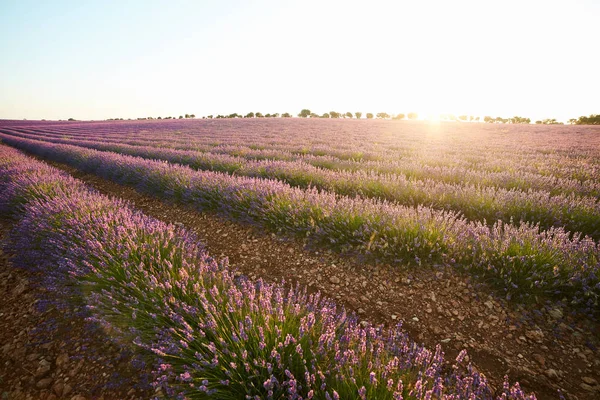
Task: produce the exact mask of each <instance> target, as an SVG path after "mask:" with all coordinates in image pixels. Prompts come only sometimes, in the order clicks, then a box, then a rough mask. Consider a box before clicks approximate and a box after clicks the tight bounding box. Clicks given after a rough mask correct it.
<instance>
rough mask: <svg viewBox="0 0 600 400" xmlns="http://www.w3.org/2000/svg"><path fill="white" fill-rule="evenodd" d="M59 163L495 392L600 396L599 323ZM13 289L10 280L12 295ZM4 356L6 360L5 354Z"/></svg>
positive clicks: (245, 269) (0, 319) (243, 264)
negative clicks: (478, 376)
mask: <svg viewBox="0 0 600 400" xmlns="http://www.w3.org/2000/svg"><path fill="white" fill-rule="evenodd" d="M51 164H52V165H54V166H55V167H57V168H60V169H62V170H64V171H66V172H68V173H70V174H72V175H73V176H75V177H77V178H79V179H82V180H83V181H85V182H86V183H87V184H88V185H90V186H91V187H93V188H95V189H96V190H98V191H99V192H101V193H104V194H107V195H110V196H116V197H120V198H123V199H126V200H128V201H129V202H130V203H131V205H132V206H133V207H135V208H137V209H139V210H141V211H143V212H144V213H146V214H148V215H151V216H153V217H155V218H157V219H160V220H163V221H167V222H171V223H174V224H183V225H184V226H185V227H186V228H188V229H189V230H191V231H193V232H194V233H195V234H196V235H197V236H198V239H199V240H200V241H202V242H203V243H204V244H205V245H206V248H207V250H208V251H209V253H210V254H211V255H212V256H214V257H216V258H223V257H228V259H229V263H230V265H231V266H232V267H233V268H235V269H237V270H238V271H239V272H240V273H242V274H246V275H248V276H250V277H251V278H258V277H261V278H264V279H266V280H268V281H281V280H282V279H283V280H285V281H286V282H290V283H294V284H295V283H296V282H297V283H300V284H302V285H306V286H308V287H309V288H310V289H311V290H319V291H321V292H322V293H323V294H325V295H326V296H328V297H332V298H334V299H336V300H337V301H338V302H339V303H341V304H343V305H344V306H345V307H346V308H347V309H348V310H349V311H352V312H356V313H358V315H359V316H360V318H361V319H364V320H368V321H370V322H375V323H383V324H386V325H392V324H397V323H399V322H401V321H402V323H403V327H404V329H405V330H406V331H408V332H409V333H410V335H411V336H412V337H413V339H414V340H416V341H417V342H419V343H423V344H425V345H427V346H429V347H434V346H435V345H436V344H438V343H441V344H442V346H443V350H444V352H445V353H446V356H447V358H448V359H452V358H454V357H455V356H456V355H457V354H458V352H459V351H460V350H461V349H463V348H466V349H467V350H468V353H469V357H470V359H469V360H470V361H471V362H472V363H473V364H474V365H475V367H476V368H477V369H478V370H479V371H481V372H483V373H484V374H485V375H486V376H487V378H488V379H489V380H490V382H492V385H493V386H494V387H495V388H501V387H502V382H503V379H504V376H505V375H506V374H508V375H509V377H510V381H511V382H514V381H518V382H520V384H521V387H522V388H523V389H524V390H525V391H527V392H535V393H536V395H537V397H538V398H539V399H556V398H559V392H558V391H560V392H561V393H562V394H563V395H564V396H565V397H566V398H567V399H598V398H600V350H599V345H600V324H598V323H597V322H593V321H589V320H587V319H585V318H581V317H580V316H577V315H574V314H572V313H570V312H569V311H568V310H566V309H559V308H552V309H549V310H539V309H533V308H531V309H528V308H527V307H523V306H515V305H514V304H510V303H509V302H507V301H505V300H503V299H501V298H498V297H496V296H493V295H492V294H491V293H493V292H492V291H491V290H490V289H489V288H487V287H486V286H485V285H483V284H481V283H479V282H474V281H472V280H471V279H470V278H469V277H468V276H466V275H465V274H462V273H459V272H457V271H456V270H454V269H452V268H450V267H447V266H443V265H438V266H423V267H414V266H412V267H409V266H402V265H387V264H379V263H377V262H375V261H368V260H367V261H365V260H364V259H363V260H359V259H358V258H357V257H353V256H348V255H340V254H337V253H333V252H331V251H328V250H325V249H323V248H320V247H318V246H314V245H313V244H311V243H310V242H309V241H308V240H307V239H298V238H290V237H282V236H280V235H275V234H272V233H268V232H265V231H264V230H263V229H260V228H257V227H255V226H251V225H248V224H240V223H238V222H234V221H230V220H228V219H227V218H224V217H223V216H220V215H217V214H213V213H205V212H199V211H196V210H194V209H192V208H190V207H186V206H181V205H177V204H172V203H169V202H167V201H161V200H159V199H157V198H154V197H151V196H148V195H145V194H142V193H139V192H137V191H136V190H134V189H133V188H130V187H126V186H122V185H119V184H116V183H114V182H111V181H108V180H105V179H102V178H99V177H97V176H95V175H91V174H87V173H82V172H80V171H78V170H76V169H74V168H70V167H66V166H64V165H62V164H58V163H51ZM2 279H4V278H2ZM7 287H10V286H7V285H3V286H1V288H2V290H3V294H2V295H3V296H4V290H5V289H4V288H7ZM19 306H20V303H19ZM2 309H3V310H2V311H0V312H2V313H3V314H2V315H1V316H0V324H2V325H0V326H2V335H3V337H6V336H5V334H4V330H5V328H4V326H5V325H8V324H12V325H14V326H22V327H21V328H20V330H23V329H25V330H26V329H27V328H26V326H27V325H26V321H24V320H23V319H22V318H21V319H16V318H17V316H18V315H20V313H19V312H16V313H15V312H13V313H12V314H11V316H8V315H7V314H4V313H6V311H4V305H3V306H2ZM15 329H19V328H15ZM15 332H16V331H15ZM61 339H62V338H55V341H58V340H61ZM2 357H3V358H2V362H3V365H4V360H5V359H6V357H5V356H4V355H3V356H2ZM23 376H25V375H23ZM1 385H2V384H1V383H0V386H1ZM105 398H110V397H105Z"/></svg>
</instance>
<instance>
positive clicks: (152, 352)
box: [0, 146, 534, 399]
mask: <svg viewBox="0 0 600 400" xmlns="http://www.w3.org/2000/svg"><path fill="white" fill-rule="evenodd" d="M0 210H1V211H2V213H3V214H5V215H10V216H12V217H13V218H16V219H17V221H18V222H17V223H16V225H15V227H14V229H13V232H12V235H11V238H12V240H11V242H10V246H11V249H12V250H13V252H14V253H15V254H16V258H17V259H16V262H17V263H19V264H21V265H23V266H28V267H30V268H34V269H36V270H39V271H41V272H43V275H44V276H45V277H46V278H45V279H46V282H45V284H46V285H48V287H51V288H53V289H54V290H57V291H59V292H62V293H63V294H66V295H67V296H69V297H71V300H72V301H77V302H79V303H81V302H83V304H84V305H85V306H86V308H87V310H88V311H89V313H90V315H91V318H92V319H93V320H95V321H97V322H98V323H100V324H101V325H104V326H106V327H107V328H109V329H108V332H111V334H113V335H114V337H115V339H117V340H119V341H120V342H126V343H131V345H132V346H137V347H138V348H139V349H140V351H142V352H143V354H145V355H146V357H148V359H149V360H151V362H152V363H153V364H154V365H155V378H156V380H155V385H156V386H157V388H160V389H161V390H162V392H163V394H165V395H167V396H168V397H177V398H196V397H200V396H202V395H212V396H213V397H215V398H220V399H239V398H257V399H258V398H269V399H274V398H283V397H284V396H285V398H289V399H303V398H304V399H311V398H321V399H339V398H345V399H359V398H360V399H366V398H371V399H402V398H417V399H421V398H432V397H435V398H444V399H459V398H461V399H462V398H471V397H473V398H475V397H476V398H492V397H493V396H492V393H491V391H490V388H489V386H488V385H487V383H486V380H485V377H484V376H483V375H480V374H478V373H476V372H474V371H472V370H471V368H470V367H469V366H465V365H464V364H463V363H462V360H463V359H464V356H465V354H466V353H465V352H462V353H461V354H460V355H459V357H458V358H457V362H456V364H455V365H454V366H452V368H451V369H450V370H449V371H450V372H443V367H444V357H443V353H442V352H441V349H440V347H439V346H438V347H437V348H436V350H435V352H432V351H429V350H427V349H425V348H423V347H420V346H417V345H416V344H415V343H414V342H412V341H410V340H409V338H408V337H407V336H406V334H405V333H404V332H403V331H401V329H400V327H399V326H398V327H395V328H390V329H386V330H385V331H384V330H383V329H382V328H381V327H373V326H368V325H367V326H364V327H362V326H361V325H359V324H358V323H357V320H356V318H355V317H354V316H353V315H347V314H346V313H345V312H344V310H340V309H338V308H337V307H336V305H335V304H334V303H333V302H332V301H330V300H327V299H324V298H321V297H320V295H318V294H316V295H308V294H307V293H306V291H305V290H302V289H300V288H289V289H287V288H285V287H284V286H283V285H279V284H269V283H265V282H263V281H261V280H259V281H257V282H251V281H249V280H247V279H246V278H243V277H241V278H239V277H238V278H235V275H234V273H232V271H230V270H229V269H228V267H227V266H226V264H225V263H217V262H216V261H215V260H214V259H212V258H211V257H209V256H208V255H207V254H206V253H205V252H204V251H203V250H202V248H201V246H200V245H199V243H198V242H197V240H196V238H195V237H193V236H192V235H191V234H189V233H188V232H187V231H185V230H184V229H182V228H176V227H175V226H173V225H168V224H165V223H163V222H160V221H157V220H155V219H153V218H150V217H147V216H145V215H143V214H141V213H139V212H136V211H134V210H132V209H131V208H129V207H128V206H127V204H125V203H123V202H122V201H120V200H116V199H110V198H108V197H106V196H103V195H100V194H98V193H95V192H93V191H90V190H88V189H87V188H86V187H85V185H83V184H82V183H81V182H80V181H77V180H75V179H73V178H71V177H70V176H68V175H66V174H64V173H61V172H59V171H58V170H56V169H54V168H51V167H49V166H47V165H46V164H43V163H41V162H38V161H34V160H32V159H31V158H28V157H26V156H23V155H22V154H20V153H18V152H17V151H16V150H14V149H9V148H7V147H5V146H0ZM446 371H448V370H446ZM499 395H500V396H501V398H503V399H505V398H511V399H526V398H529V399H533V398H534V396H526V395H525V394H524V393H523V392H522V391H521V390H520V388H519V386H518V384H517V385H515V386H513V387H512V388H511V387H509V385H508V383H506V384H505V387H504V390H503V393H501V394H499Z"/></svg>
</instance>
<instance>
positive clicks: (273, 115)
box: [271, 113, 279, 118]
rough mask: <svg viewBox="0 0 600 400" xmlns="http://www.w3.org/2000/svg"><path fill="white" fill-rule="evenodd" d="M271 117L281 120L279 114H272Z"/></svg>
mask: <svg viewBox="0 0 600 400" xmlns="http://www.w3.org/2000/svg"><path fill="white" fill-rule="evenodd" d="M271 117H273V118H279V113H274V114H271Z"/></svg>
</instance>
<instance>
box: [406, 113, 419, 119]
mask: <svg viewBox="0 0 600 400" xmlns="http://www.w3.org/2000/svg"><path fill="white" fill-rule="evenodd" d="M417 118H419V114H417V113H416V112H409V113H408V119H417Z"/></svg>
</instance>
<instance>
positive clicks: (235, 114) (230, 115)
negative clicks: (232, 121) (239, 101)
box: [227, 113, 242, 118]
mask: <svg viewBox="0 0 600 400" xmlns="http://www.w3.org/2000/svg"><path fill="white" fill-rule="evenodd" d="M241 117H242V116H241V115H240V114H238V113H233V114H229V115H228V116H227V118H241Z"/></svg>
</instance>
